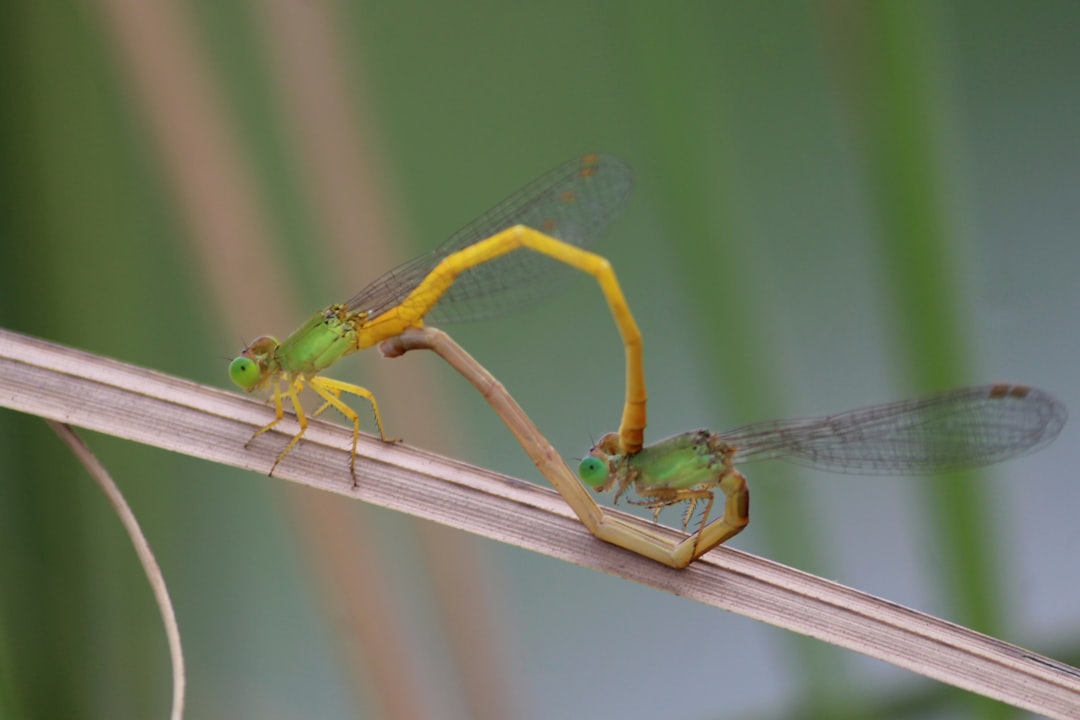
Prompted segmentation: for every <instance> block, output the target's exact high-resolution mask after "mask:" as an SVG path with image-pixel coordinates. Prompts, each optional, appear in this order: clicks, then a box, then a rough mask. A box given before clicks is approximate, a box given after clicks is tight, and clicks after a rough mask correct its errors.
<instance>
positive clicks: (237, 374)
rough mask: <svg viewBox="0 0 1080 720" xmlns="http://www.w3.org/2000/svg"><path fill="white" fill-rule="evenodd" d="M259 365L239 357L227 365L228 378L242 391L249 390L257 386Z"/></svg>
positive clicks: (247, 358) (259, 373) (259, 374)
mask: <svg viewBox="0 0 1080 720" xmlns="http://www.w3.org/2000/svg"><path fill="white" fill-rule="evenodd" d="M261 375H262V373H261V372H259V365H258V364H257V363H256V362H255V361H254V360H252V359H251V358H249V357H244V356H243V355H241V356H240V357H238V358H236V359H235V360H233V361H232V362H231V363H229V377H230V378H231V379H232V381H233V382H234V383H236V384H237V385H239V386H240V387H242V388H243V389H244V390H251V389H253V388H254V387H255V386H256V385H258V384H259V378H260V376H261Z"/></svg>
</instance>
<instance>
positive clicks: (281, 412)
mask: <svg viewBox="0 0 1080 720" xmlns="http://www.w3.org/2000/svg"><path fill="white" fill-rule="evenodd" d="M273 382H274V419H273V420H271V421H270V422H269V423H267V424H266V425H263V426H262V427H261V428H259V429H258V430H256V431H255V432H254V433H253V434H252V436H251V437H250V438H248V441H247V442H246V443H244V448H245V449H246V448H248V447H250V446H251V443H253V442H255V438H257V437H259V436H260V435H262V434H263V433H264V432H266V431H267V430H269V429H271V428H272V427H274V426H275V425H277V424H278V423H279V422H281V420H282V418H284V417H285V408H283V407H282V406H281V385H280V384H279V381H277V380H274V381H273ZM276 464H277V463H275V465H276ZM270 472H273V470H271V471H270Z"/></svg>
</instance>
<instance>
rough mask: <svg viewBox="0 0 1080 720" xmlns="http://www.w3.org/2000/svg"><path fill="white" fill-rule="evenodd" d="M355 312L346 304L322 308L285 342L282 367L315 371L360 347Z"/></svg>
mask: <svg viewBox="0 0 1080 720" xmlns="http://www.w3.org/2000/svg"><path fill="white" fill-rule="evenodd" d="M354 320H355V316H354V315H351V314H350V313H349V312H348V311H347V310H346V309H345V307H344V306H343V305H331V306H330V307H328V308H325V309H323V310H320V311H319V312H317V313H315V314H314V315H312V316H311V318H310V319H309V320H308V321H307V322H306V323H304V324H303V325H301V326H300V327H299V328H298V329H297V330H296V332H294V333H293V334H292V335H290V336H289V337H287V338H285V341H284V342H282V343H281V345H280V346H279V347H278V349H277V352H276V353H275V355H276V357H275V359H276V360H277V364H278V367H279V368H280V369H281V370H284V371H285V372H287V373H289V374H292V375H308V376H310V375H315V374H316V373H318V372H320V371H322V370H325V369H326V368H328V367H330V366H331V365H333V364H334V363H335V362H337V361H338V360H339V359H341V357H342V356H344V355H348V354H349V353H351V352H354V351H355V350H356V349H357V347H356V329H355V325H354Z"/></svg>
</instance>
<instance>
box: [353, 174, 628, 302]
mask: <svg viewBox="0 0 1080 720" xmlns="http://www.w3.org/2000/svg"><path fill="white" fill-rule="evenodd" d="M632 188H633V176H632V174H631V172H630V169H629V168H628V167H627V166H626V165H625V164H624V163H623V162H622V161H621V160H619V159H618V158H616V157H613V156H611V155H600V154H593V155H585V156H582V157H580V158H577V159H575V160H571V161H569V162H566V163H563V164H562V165H560V166H559V167H557V168H555V169H554V170H551V171H549V172H548V173H546V174H544V175H543V176H541V177H540V178H538V179H537V180H535V181H533V182H532V183H531V184H529V185H527V186H525V187H524V188H522V189H521V190H519V191H518V192H516V193H514V194H513V195H511V196H510V197H508V198H506V199H505V200H503V201H502V202H501V203H499V204H498V205H496V206H495V207H493V208H492V209H491V210H488V211H487V212H486V213H484V214H483V215H481V216H480V217H478V218H477V219H475V220H473V221H472V222H471V223H469V224H468V225H466V226H465V227H463V228H461V229H460V230H458V231H457V232H456V233H454V234H453V235H452V236H450V238H449V239H447V240H446V241H445V242H443V243H442V244H441V245H439V246H438V247H437V248H435V249H434V250H432V251H431V252H429V253H426V254H424V255H421V256H419V257H417V258H414V259H413V260H410V261H409V262H406V263H404V264H402V265H400V266H398V267H396V268H394V269H393V270H391V271H389V272H387V273H385V274H384V275H382V276H381V277H379V278H378V279H377V280H375V281H374V282H372V283H371V284H370V285H368V286H367V287H366V288H364V289H363V290H361V291H360V292H359V293H357V294H356V295H355V296H354V297H353V298H352V299H350V300H349V301H348V302H347V303H346V307H348V309H349V310H350V311H367V312H368V317H376V316H378V315H379V314H381V313H383V312H385V311H387V310H390V309H391V308H394V307H396V306H398V305H399V304H401V302H402V301H403V300H404V299H405V297H406V296H407V295H408V294H409V292H411V291H412V290H413V288H415V287H416V286H417V285H418V284H419V283H420V282H421V281H422V280H423V279H424V278H425V277H427V275H428V274H429V273H430V272H431V270H432V269H433V268H434V267H435V266H436V265H437V264H438V263H439V261H441V260H442V259H443V258H445V257H446V256H447V255H450V254H452V253H454V252H457V251H458V250H461V249H463V248H466V247H469V246H470V245H473V244H475V243H477V242H479V241H481V240H484V239H486V238H489V237H491V236H492V235H495V234H496V233H498V232H499V231H501V230H505V229H506V228H508V227H512V226H514V225H527V226H529V227H532V228H535V229H537V230H540V231H541V232H544V233H546V234H548V235H551V236H553V237H556V238H559V239H560V240H564V241H566V242H568V243H571V244H573V245H576V246H578V247H583V248H584V247H589V246H591V245H592V244H593V243H594V242H595V241H596V239H597V238H598V237H599V236H600V235H602V234H603V232H604V231H605V230H606V229H607V227H608V225H610V224H611V222H612V220H614V219H615V217H616V216H617V215H618V214H619V212H621V211H622V209H623V207H624V206H625V205H626V203H627V201H628V200H629V198H630V192H631V190H632ZM570 272H572V270H571V269H570V268H568V267H567V266H565V265H563V264H562V263H559V262H557V261H555V260H552V259H551V258H548V257H546V256H543V255H540V254H538V253H535V252H531V251H528V250H521V251H516V252H511V253H509V254H507V255H503V256H502V257H499V258H496V259H494V260H491V261H490V262H486V263H483V264H481V265H478V266H476V267H474V268H471V269H470V270H468V271H466V272H464V273H462V274H461V275H460V276H458V278H457V279H456V280H455V281H454V284H453V285H452V286H451V287H450V289H449V290H448V291H447V292H446V294H444V295H443V296H442V298H441V299H440V300H439V303H438V304H437V305H436V306H435V307H434V308H433V309H432V310H431V312H430V313H428V316H427V319H428V320H431V321H435V322H460V321H465V320H476V319H480V318H485V317H491V316H493V315H501V314H503V313H507V312H510V311H512V310H516V309H519V308H521V307H523V306H526V305H530V304H532V303H534V302H535V301H537V300H539V299H541V298H543V297H545V296H547V295H549V294H550V293H551V292H552V291H553V290H554V289H555V288H556V287H558V285H559V284H560V282H561V281H562V280H564V279H565V278H566V277H568V276H569V274H570Z"/></svg>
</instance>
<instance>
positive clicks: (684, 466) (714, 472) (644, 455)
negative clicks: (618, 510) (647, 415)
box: [616, 430, 725, 490]
mask: <svg viewBox="0 0 1080 720" xmlns="http://www.w3.org/2000/svg"><path fill="white" fill-rule="evenodd" d="M712 437H713V436H712V434H711V433H709V432H708V431H707V430H691V431H690V432H684V433H680V434H678V435H673V436H671V437H669V438H667V439H665V440H661V441H659V442H656V443H653V444H652V445H648V446H646V447H644V448H642V450H641V452H639V453H637V454H636V455H631V456H630V457H629V458H627V457H622V458H620V459H619V460H618V461H617V463H616V472H617V473H618V472H626V471H627V470H630V471H631V472H633V473H635V477H634V485H635V486H636V487H637V488H638V489H639V490H641V489H646V488H658V489H665V488H666V489H682V488H695V487H704V486H710V485H715V484H716V482H717V476H718V475H719V474H720V473H721V472H722V471H723V469H724V465H725V463H724V453H723V452H722V451H718V448H716V447H714V446H713V445H712V444H711V442H710V441H711V439H712Z"/></svg>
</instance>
